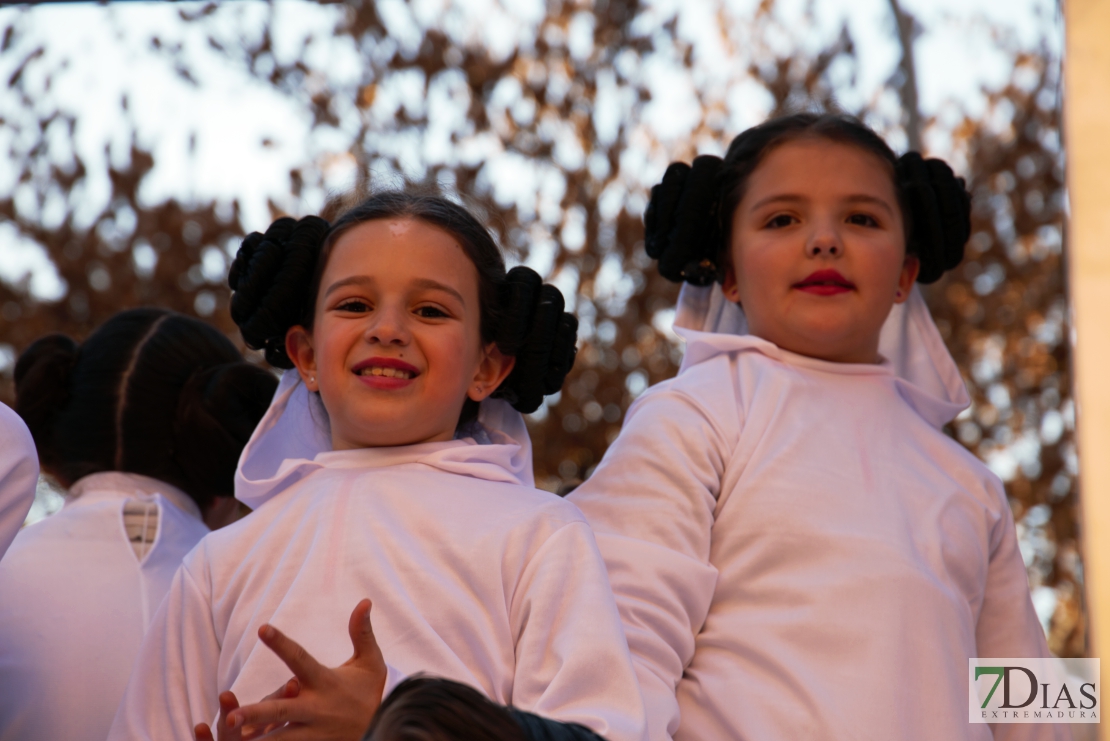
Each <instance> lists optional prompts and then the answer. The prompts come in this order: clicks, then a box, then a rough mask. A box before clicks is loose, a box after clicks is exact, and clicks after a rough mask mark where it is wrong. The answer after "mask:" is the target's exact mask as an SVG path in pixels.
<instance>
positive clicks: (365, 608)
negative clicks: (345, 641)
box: [347, 599, 385, 672]
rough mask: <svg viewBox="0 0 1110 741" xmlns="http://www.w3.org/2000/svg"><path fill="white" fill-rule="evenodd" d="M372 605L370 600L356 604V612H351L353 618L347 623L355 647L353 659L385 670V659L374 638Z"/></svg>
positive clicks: (370, 666)
mask: <svg viewBox="0 0 1110 741" xmlns="http://www.w3.org/2000/svg"><path fill="white" fill-rule="evenodd" d="M371 607H372V604H371V602H370V600H368V599H364V600H362V601H361V602H359V603H358V604H357V605H355V609H354V612H352V613H351V619H350V620H349V621H348V623H347V632H348V633H349V634H350V636H351V645H352V646H354V649H355V653H354V656H353V657H352V660H353V661H356V662H361V663H368V664H369V666H368V668H370V669H380V671H382V672H384V671H385V659H384V658H383V657H382V651H381V649H380V648H379V647H378V641H377V639H376V638H374V628H373V626H372V625H371V624H370V609H371Z"/></svg>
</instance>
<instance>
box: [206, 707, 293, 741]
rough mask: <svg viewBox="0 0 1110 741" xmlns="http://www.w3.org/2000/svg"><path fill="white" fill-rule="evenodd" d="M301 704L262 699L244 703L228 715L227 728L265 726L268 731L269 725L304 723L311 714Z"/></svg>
mask: <svg viewBox="0 0 1110 741" xmlns="http://www.w3.org/2000/svg"><path fill="white" fill-rule="evenodd" d="M303 705H304V702H303V701H301V702H298V701H296V700H263V701H261V702H256V703H253V704H251V705H244V706H243V707H241V708H239V709H238V710H236V711H235V712H234V713H232V714H231V715H229V716H228V718H227V723H228V728H265V729H266V730H267V731H268V730H270V727H273V726H282V725H285V724H286V723H304V722H306V721H309V720H311V719H312V716H310V715H307V714H306V709H305V708H304V707H303ZM268 738H269V736H267V739H268ZM221 741H223V740H222V739H221Z"/></svg>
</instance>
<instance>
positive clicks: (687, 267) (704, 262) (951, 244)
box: [644, 113, 971, 285]
mask: <svg viewBox="0 0 1110 741" xmlns="http://www.w3.org/2000/svg"><path fill="white" fill-rule="evenodd" d="M800 139H823V140H826V141H831V142H836V143H839V144H847V145H849V146H854V147H857V148H859V149H860V150H862V151H864V152H868V153H870V154H873V155H875V156H876V157H878V158H879V160H880V161H882V162H883V163H885V164H886V165H888V166H889V167H888V172H889V174H890V178H891V182H892V184H893V186H894V192H895V194H896V197H897V198H898V205H899V208H900V209H901V211H902V217H903V219H902V220H903V224H904V226H905V241H906V251H907V253H909V254H913V255H916V256H917V257H918V258H919V259H920V260H921V272H920V273H919V276H918V281H919V282H922V283H931V282H933V281H935V280H936V279H937V278H939V277H940V276H941V275H942V274H943V273H944V271H945V270H950V269H951V268H953V267H955V266H956V265H958V264H959V263H960V260H962V259H963V249H964V245H965V244H966V243H967V239H968V237H969V236H970V234H971V196H970V194H969V193H968V192H967V189H966V187H965V185H964V181H963V179H962V178H957V177H956V176H955V175H954V174H953V173H952V170H951V168H949V167H948V165H947V164H945V163H944V162H942V161H940V160H936V159H929V160H926V159H924V158H922V157H921V155H920V154H918V153H916V152H908V153H906V154H905V155H903V156H902V157H898V156H896V155H895V154H894V152H893V151H892V150H891V149H890V147H889V146H888V145H887V143H886V142H885V141H883V139H882V137H880V136H879V135H878V134H876V133H875V132H874V131H872V130H871V128H869V127H868V126H867V125H865V124H863V123H862V122H860V121H859V120H857V119H855V118H852V117H851V116H845V115H840V114H833V113H798V114H794V115H791V116H782V117H779V118H773V119H770V120H769V121H766V122H764V123H762V124H759V125H758V126H753V127H752V128H750V129H748V130H747V131H744V132H743V133H741V134H740V135H739V136H737V137H736V138H735V139H733V140H732V143H731V144H730V145H729V148H728V152H726V153H725V156H724V159H723V160H722V159H721V158H718V157H714V156H711V155H703V156H701V157H697V158H695V159H694V161H693V163H692V164H690V165H687V164H686V163H683V162H675V163H672V164H671V165H670V166H669V167H668V168H667V171H666V173H665V174H664V175H663V180H662V182H661V183H659V184H658V185H656V186H655V187H653V188H652V191H651V201H650V203H649V204H648V209H647V212H646V213H645V214H644V231H645V235H644V246H645V248H646V250H647V252H648V255H650V256H651V257H653V258H655V259H657V260H659V271H660V273H662V274H663V276H664V277H666V278H668V279H669V280H673V281H676V282H678V281H687V282H690V283H694V284H696V285H707V284H709V283H711V282H713V281H714V280H720V279H722V278H723V275H724V268H725V267H726V266H727V264H728V259H729V247H730V245H729V240H730V238H731V232H732V229H731V225H732V216H733V213H734V212H735V211H736V208H737V206H739V204H740V201H741V200H742V199H743V197H744V192H745V188H746V187H747V184H748V179H749V178H750V177H751V174H752V172H754V171H755V169H756V168H757V167H759V165H760V163H762V162H763V160H764V159H765V158H766V157H767V155H768V154H769V153H770V152H771V151H773V150H774V149H775V148H776V147H779V146H782V145H783V144H786V143H787V142H791V141H798V140H800Z"/></svg>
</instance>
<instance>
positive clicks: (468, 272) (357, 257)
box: [230, 190, 577, 450]
mask: <svg viewBox="0 0 1110 741" xmlns="http://www.w3.org/2000/svg"><path fill="white" fill-rule="evenodd" d="M230 282H231V285H232V288H233V289H234V290H235V295H234V297H233V299H232V317H233V318H234V319H235V321H236V323H238V324H239V326H240V328H241V329H242V331H243V337H244V339H245V340H246V342H247V344H248V345H249V346H251V347H255V348H261V349H265V351H266V357H267V359H268V360H269V361H270V362H271V363H272V364H274V365H277V366H279V367H284V368H294V367H295V368H296V370H297V372H298V373H299V374H300V376H301V378H302V380H303V381H304V383H305V385H306V386H307V387H308V389H309V390H310V391H313V392H318V393H319V395H320V399H321V401H322V402H323V404H324V408H325V409H326V410H327V412H328V417H329V423H330V426H331V433H332V444H333V447H334V448H335V449H337V450H338V449H349V448H359V447H377V446H395V445H408V444H414V443H421V442H436V441H443V440H450V439H451V438H452V437H453V436H454V435H455V433H456V430H457V429H458V427H459V425H460V424H462V423H465V422H467V421H469V420H470V419H473V418H474V416H475V415H476V413H477V405H478V403H479V402H480V401H482V400H483V399H485V398H487V397H489V396H491V395H496V396H499V397H502V398H505V399H506V400H507V401H509V402H510V403H512V404H513V406H514V407H516V408H517V409H518V410H520V411H523V412H530V411H534V410H535V409H536V407H538V406H539V404H540V402H541V401H542V399H543V396H544V395H545V394H550V393H554V392H555V391H557V390H558V389H559V387H560V386H561V385H562V382H563V379H564V378H565V376H566V374H567V372H569V370H570V367H571V364H572V363H573V361H574V343H575V332H576V329H577V321H576V320H575V319H574V317H572V316H570V315H569V314H565V313H564V312H563V297H562V295H561V294H560V293H559V292H558V290H557V289H555V288H553V287H551V286H546V285H543V284H542V281H541V280H540V278H539V276H538V275H536V273H535V272H533V271H531V270H529V269H527V268H520V267H518V268H514V269H513V270H512V271H509V272H508V273H506V271H505V263H504V259H503V257H502V255H501V252H500V250H499V249H498V247H497V245H496V244H495V242H494V241H493V239H492V237H491V236H490V234H489V231H488V230H487V229H486V228H485V227H484V226H482V224H481V223H480V222H479V221H478V220H477V219H476V218H474V216H473V215H471V214H470V213H469V212H468V211H467V210H466V209H465V208H464V207H462V206H460V205H458V204H456V203H454V202H452V201H450V200H448V199H446V198H444V197H442V196H440V195H438V194H429V193H423V192H416V191H407V190H406V191H387V192H382V193H377V194H375V195H373V196H371V197H369V198H367V199H366V200H364V201H362V202H361V203H359V204H358V205H356V206H354V207H353V208H351V209H349V210H348V211H347V212H346V213H344V214H342V215H341V216H340V217H339V218H338V219H337V220H336V221H335V223H334V224H331V225H329V224H328V223H327V222H325V221H323V220H322V219H319V218H317V217H307V218H305V219H301V220H300V221H294V220H293V219H279V220H278V221H275V222H274V223H273V224H272V225H271V226H270V228H269V229H268V230H267V232H266V234H265V235H262V234H258V233H254V234H251V235H250V236H248V237H247V238H246V239H245V240H244V242H243V246H242V248H241V249H240V252H239V255H238V256H237V258H236V260H235V263H234V265H233V266H232V271H231V276H230Z"/></svg>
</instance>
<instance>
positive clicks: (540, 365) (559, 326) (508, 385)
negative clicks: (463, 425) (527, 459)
mask: <svg viewBox="0 0 1110 741" xmlns="http://www.w3.org/2000/svg"><path fill="white" fill-rule="evenodd" d="M501 304H502V320H501V326H500V328H499V331H498V333H497V340H496V341H497V347H498V349H500V350H501V352H503V353H505V354H506V355H512V356H514V357H515V358H516V365H515V366H513V370H512V372H511V373H510V374H509V377H508V378H506V379H505V381H504V382H503V383H502V384H501V386H500V387H499V388H498V389H497V391H496V392H495V393H494V396H496V397H498V398H502V399H505V400H506V401H508V402H509V403H510V404H512V405H513V408H514V409H516V410H517V411H519V412H523V413H524V414H528V413H530V412H534V411H536V410H537V409H538V408H539V406H540V404H541V403H543V397H544V396H546V395H548V394H554V393H555V392H557V391H558V390H559V389H561V388H562V387H563V381H564V380H566V377H567V374H568V373H570V369H571V368H572V367H573V366H574V357H575V355H576V353H577V352H578V350H577V347H576V346H575V343H576V341H577V338H578V319H576V318H575V317H574V316H573V315H571V314H567V313H566V312H565V311H563V309H564V308H565V306H566V304H565V302H564V301H563V294H561V293H560V292H559V289H558V288H556V287H555V286H551V285H545V284H544V282H543V280H542V279H541V278H540V276H539V275H537V274H536V271H534V270H532V269H531V268H526V267H522V266H519V267H515V268H513V269H512V270H510V271H509V273H508V275H507V276H506V277H505V283H504V285H503V286H502V301H501Z"/></svg>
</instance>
